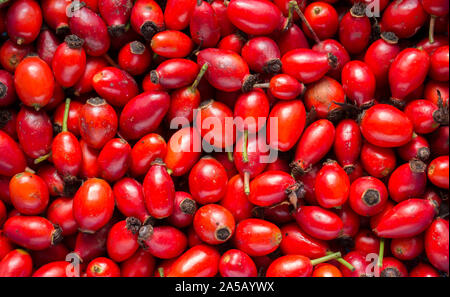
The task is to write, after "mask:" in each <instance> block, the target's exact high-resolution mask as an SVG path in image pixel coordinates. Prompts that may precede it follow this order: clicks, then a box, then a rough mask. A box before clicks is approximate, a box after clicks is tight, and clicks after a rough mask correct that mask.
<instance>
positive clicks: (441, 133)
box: [430, 126, 449, 156]
mask: <svg viewBox="0 0 450 297" xmlns="http://www.w3.org/2000/svg"><path fill="white" fill-rule="evenodd" d="M430 136H431V137H430V145H431V151H432V152H433V154H435V155H436V156H443V155H448V154H449V128H448V126H442V127H439V128H438V129H437V130H436V131H435V132H434V133H433V134H431V135H430Z"/></svg>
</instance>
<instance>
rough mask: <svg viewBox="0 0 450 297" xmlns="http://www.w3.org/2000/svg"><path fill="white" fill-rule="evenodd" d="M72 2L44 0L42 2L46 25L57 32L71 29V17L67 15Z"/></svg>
mask: <svg viewBox="0 0 450 297" xmlns="http://www.w3.org/2000/svg"><path fill="white" fill-rule="evenodd" d="M71 2H72V1H70V0H44V1H42V2H41V8H42V15H43V17H44V20H45V23H46V24H47V25H49V27H50V28H52V29H54V30H56V32H62V31H64V30H66V29H68V28H69V17H68V15H67V13H66V9H67V6H68V5H69V4H70V3H71Z"/></svg>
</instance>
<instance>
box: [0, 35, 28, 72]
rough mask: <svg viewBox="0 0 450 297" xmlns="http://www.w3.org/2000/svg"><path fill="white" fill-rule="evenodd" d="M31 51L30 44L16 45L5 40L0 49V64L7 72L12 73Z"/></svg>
mask: <svg viewBox="0 0 450 297" xmlns="http://www.w3.org/2000/svg"><path fill="white" fill-rule="evenodd" d="M31 51H33V46H32V45H30V44H25V45H18V44H16V43H15V42H13V41H11V40H10V39H8V40H6V41H5V42H4V43H3V44H2V46H1V48H0V64H1V65H2V66H3V68H4V69H5V70H7V71H9V72H14V70H15V69H16V67H17V66H18V65H19V63H20V62H21V61H22V60H23V59H24V58H25V56H26V55H28V54H29V53H30V52H31Z"/></svg>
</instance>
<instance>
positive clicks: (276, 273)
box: [266, 255, 313, 277]
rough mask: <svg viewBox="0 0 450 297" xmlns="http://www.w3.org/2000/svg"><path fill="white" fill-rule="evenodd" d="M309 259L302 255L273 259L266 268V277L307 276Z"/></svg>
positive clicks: (311, 267)
mask: <svg viewBox="0 0 450 297" xmlns="http://www.w3.org/2000/svg"><path fill="white" fill-rule="evenodd" d="M312 272H313V266H312V264H311V260H310V259H309V258H308V257H305V256H302V255H287V256H282V257H279V258H277V259H275V260H274V261H273V262H272V263H271V264H270V266H269V268H267V271H266V277H309V276H311V274H312Z"/></svg>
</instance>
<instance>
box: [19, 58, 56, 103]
mask: <svg viewBox="0 0 450 297" xmlns="http://www.w3.org/2000/svg"><path fill="white" fill-rule="evenodd" d="M14 85H15V89H16V92H17V95H18V97H19V99H20V100H21V101H22V103H23V104H25V105H27V106H31V107H34V108H36V109H39V108H41V107H43V106H45V105H46V104H47V103H48V102H49V101H50V99H51V98H52V95H53V90H54V85H55V80H54V77H53V73H52V71H51V69H50V67H49V66H48V65H47V63H45V62H44V61H43V60H41V59H40V58H39V57H26V58H25V59H23V60H22V62H20V64H19V65H18V66H17V68H16V71H15V73H14Z"/></svg>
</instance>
